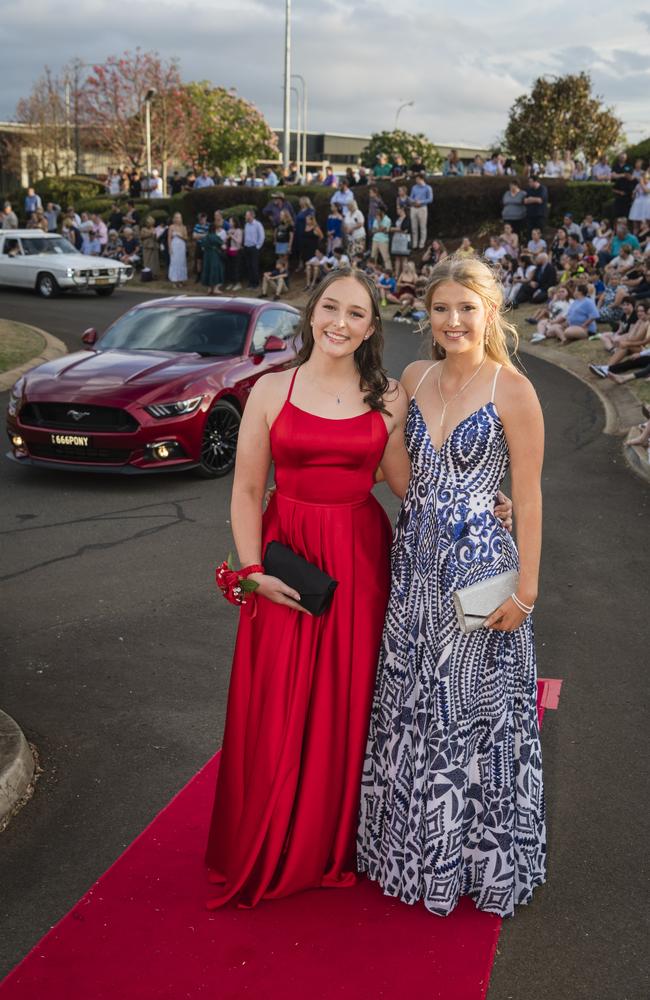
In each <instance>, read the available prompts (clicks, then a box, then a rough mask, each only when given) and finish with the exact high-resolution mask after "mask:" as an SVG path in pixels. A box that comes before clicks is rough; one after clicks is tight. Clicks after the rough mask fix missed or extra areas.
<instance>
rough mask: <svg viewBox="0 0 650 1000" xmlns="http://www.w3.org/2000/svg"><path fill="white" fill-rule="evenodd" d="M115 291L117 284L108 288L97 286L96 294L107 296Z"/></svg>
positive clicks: (102, 296)
mask: <svg viewBox="0 0 650 1000" xmlns="http://www.w3.org/2000/svg"><path fill="white" fill-rule="evenodd" d="M114 291H115V285H110V286H109V287H108V288H96V289H95V295H99V296H100V297H101V298H105V297H106V296H107V295H112V294H113V292H114Z"/></svg>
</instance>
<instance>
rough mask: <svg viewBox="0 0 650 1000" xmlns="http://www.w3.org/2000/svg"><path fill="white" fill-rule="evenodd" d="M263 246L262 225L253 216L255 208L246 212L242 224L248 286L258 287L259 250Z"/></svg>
mask: <svg viewBox="0 0 650 1000" xmlns="http://www.w3.org/2000/svg"><path fill="white" fill-rule="evenodd" d="M263 246H264V226H263V225H262V223H261V222H260V221H259V220H258V219H256V218H255V209H253V208H249V209H248V211H247V212H246V224H245V225H244V261H245V262H246V274H247V276H248V287H249V288H258V287H259V283H260V252H261V250H262V247H263Z"/></svg>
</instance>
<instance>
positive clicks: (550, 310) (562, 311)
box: [526, 285, 570, 344]
mask: <svg viewBox="0 0 650 1000" xmlns="http://www.w3.org/2000/svg"><path fill="white" fill-rule="evenodd" d="M569 304H570V302H569V293H568V291H567V288H566V286H565V285H559V286H558V287H557V288H555V289H553V290H552V291H551V294H550V297H549V300H548V306H546V307H544V306H543V307H542V310H538V312H541V311H543V312H544V313H545V315H536V316H535V317H528V319H527V321H526V322H528V323H534V324H535V326H536V327H537V329H536V331H535V333H534V334H533V336H532V337H531V338H530V342H531V344H537V343H539V342H540V341H542V340H546V330H547V328H548V327H549V325H551V324H552V323H556V322H557V321H558V320H560V319H564V318H565V317H566V314H567V312H568V311H569Z"/></svg>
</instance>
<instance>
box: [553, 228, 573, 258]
mask: <svg viewBox="0 0 650 1000" xmlns="http://www.w3.org/2000/svg"><path fill="white" fill-rule="evenodd" d="M568 246H569V239H568V234H567V231H566V229H565V228H564V226H560V228H559V229H556V231H555V236H554V237H553V241H552V243H551V260H552V261H553V263H554V264H555V266H556V267H558V266H559V264H560V260H561V259H562V257H564V255H565V254H566V252H567V248H568Z"/></svg>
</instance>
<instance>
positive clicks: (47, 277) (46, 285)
mask: <svg viewBox="0 0 650 1000" xmlns="http://www.w3.org/2000/svg"><path fill="white" fill-rule="evenodd" d="M36 291H37V292H38V294H39V295H40V296H41V298H42V299H54V298H56V296H57V295H59V293H60V291H61V289H60V288H59V285H58V282H57V280H56V278H55V277H54V275H53V274H50V273H49V271H42V272H41V273H40V274H39V276H38V278H37V279H36Z"/></svg>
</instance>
